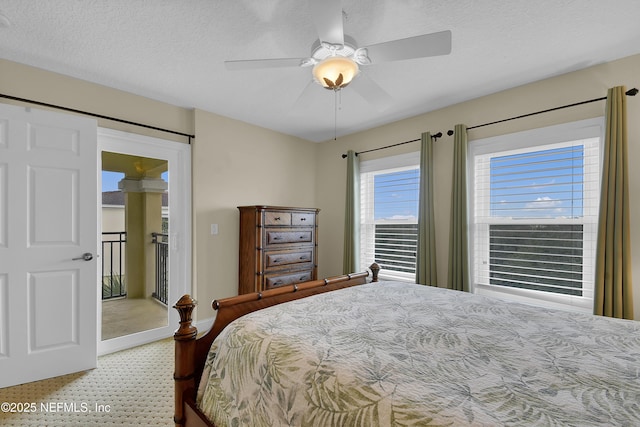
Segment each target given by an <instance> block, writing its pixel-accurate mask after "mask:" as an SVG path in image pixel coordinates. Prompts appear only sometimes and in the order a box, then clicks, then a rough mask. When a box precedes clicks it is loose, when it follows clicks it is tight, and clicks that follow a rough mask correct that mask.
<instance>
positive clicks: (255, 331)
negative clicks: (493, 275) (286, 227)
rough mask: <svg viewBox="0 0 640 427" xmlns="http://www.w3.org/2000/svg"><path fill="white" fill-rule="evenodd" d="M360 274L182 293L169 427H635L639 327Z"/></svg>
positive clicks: (639, 419) (639, 415) (639, 406)
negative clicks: (205, 318)
mask: <svg viewBox="0 0 640 427" xmlns="http://www.w3.org/2000/svg"><path fill="white" fill-rule="evenodd" d="M367 277H368V273H360V274H354V275H348V276H339V277H336V278H331V279H326V280H321V281H314V282H308V283H304V284H299V285H297V286H290V287H283V288H278V289H274V290H271V291H265V292H263V293H261V294H247V295H241V296H238V297H233V298H228V299H225V300H220V301H214V303H213V306H214V308H215V309H217V310H218V313H217V317H216V321H215V322H214V325H213V326H212V328H211V330H209V331H208V332H207V333H206V334H204V335H203V336H202V337H200V338H197V339H196V336H197V331H196V330H195V328H194V327H193V325H192V324H191V311H192V310H193V307H194V306H195V303H194V301H193V300H192V299H191V298H190V297H188V296H184V297H183V298H182V299H181V300H180V301H179V302H178V303H177V304H176V308H177V309H178V311H180V314H181V324H180V328H179V329H178V330H177V331H176V334H175V339H176V372H175V380H176V415H175V419H174V421H175V422H176V425H187V426H211V425H216V426H218V427H223V426H226V425H234V426H235V425H238V426H240V425H247V426H275V425H294V426H296V425H298V426H307V425H308V426H375V425H379V426H392V425H397V426H405V425H416V426H427V425H434V426H445V425H446V426H458V425H478V426H496V425H550V426H564V425H567V426H574V425H575V426H603V425H607V426H615V425H619V426H637V425H640V322H635V321H629V320H619V319H610V318H603V317H598V316H592V315H584V314H575V313H567V312H562V311H555V310H546V309H541V308H538V307H531V306H527V305H523V304H513V303H505V302H501V301H499V300H495V299H489V298H485V297H482V296H478V295H473V294H469V293H464V292H458V291H451V290H446V289H440V288H433V287H428V286H421V285H413V284H407V283H401V282H389V281H382V282H378V281H377V274H376V278H375V279H376V281H375V282H373V281H371V282H369V281H368V280H367ZM329 291H330V292H329ZM285 302H286V304H285ZM246 362H250V363H246Z"/></svg>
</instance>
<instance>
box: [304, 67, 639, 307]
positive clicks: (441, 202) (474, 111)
mask: <svg viewBox="0 0 640 427" xmlns="http://www.w3.org/2000/svg"><path fill="white" fill-rule="evenodd" d="M620 85H625V86H627V88H628V89H630V88H632V87H638V86H639V85H640V55H635V56H632V57H629V58H625V59H621V60H618V61H615V62H611V63H607V64H602V65H597V66H594V67H591V68H588V69H585V70H581V71H578V72H573V73H569V74H565V75H562V76H559V77H554V78H550V79H547V80H542V81H539V82H536V83H532V84H528V85H525V86H521V87H517V88H514V89H510V90H507V91H504V92H499V93H496V94H493V95H488V96H485V97H482V98H478V99H475V100H472V101H468V102H464V103H460V104H457V105H453V106H451V107H448V108H444V109H441V110H437V111H433V112H430V113H427V114H424V115H421V116H417V117H413V118H410V119H407V120H402V121H398V122H395V123H392V124H389V125H386V126H382V127H379V128H376V129H371V130H369V131H366V132H360V133H358V134H354V135H351V136H347V137H343V138H339V139H338V141H335V142H334V141H331V142H328V143H323V144H319V145H318V148H317V151H318V166H317V170H318V178H317V180H316V186H317V190H316V192H317V197H318V198H317V206H318V207H319V208H321V209H322V213H321V218H322V221H323V222H322V224H323V226H322V227H321V228H320V236H321V238H322V241H321V244H320V247H319V273H318V274H319V275H322V276H325V275H333V274H336V273H340V272H341V269H342V238H343V228H342V227H343V225H342V217H343V211H344V199H345V191H344V188H345V184H344V183H345V172H346V165H345V160H343V159H342V158H341V154H342V153H345V152H346V150H347V149H352V150H355V151H363V150H366V149H369V148H375V147H381V146H385V145H389V144H394V143H398V142H402V141H409V140H412V139H416V138H419V136H420V134H421V133H422V132H424V131H431V132H433V133H436V132H438V131H442V133H443V135H445V136H444V137H443V138H442V139H440V140H439V141H438V142H437V143H436V144H435V146H434V168H435V170H434V184H435V189H434V193H435V194H434V205H435V206H434V207H435V221H436V237H437V249H436V250H437V266H438V283H439V284H440V285H444V284H446V282H447V253H448V248H449V244H448V242H449V218H450V215H449V212H450V197H451V167H450V165H451V161H452V158H453V153H452V142H453V137H448V136H446V131H447V130H448V129H453V127H454V125H455V124H457V123H463V124H466V125H467V126H469V127H471V126H473V125H477V124H482V123H487V122H492V121H495V120H499V119H503V118H508V117H513V116H518V115H521V114H526V113H530V112H534V111H538V110H544V109H547V108H552V107H556V106H560V105H565V104H570V103H574V102H580V101H584V100H587V99H593V98H599V97H602V96H606V94H607V89H608V88H609V87H613V86H620ZM347 90H348V89H347ZM627 101H628V102H627V111H628V131H629V165H630V166H631V168H630V174H629V182H630V197H631V207H630V209H631V244H632V252H633V258H632V259H633V276H634V278H635V280H634V297H635V298H634V300H635V302H634V309H635V313H636V317H637V318H640V221H638V220H637V219H638V218H640V168H636V167H634V164H635V161H640V120H639V119H640V96H638V97H635V98H631V97H629V98H627ZM604 107H605V103H604V101H600V102H596V103H591V104H587V105H584V106H580V107H574V108H570V109H565V110H560V111H555V112H551V113H545V114H541V115H537V116H534V117H531V118H526V119H520V120H515V121H511V122H508V123H504V124H500V125H493V126H487V127H483V128H479V129H477V130H471V131H469V139H470V140H474V139H479V138H486V137H489V136H495V135H501V134H506V133H511V132H517V131H521V130H526V129H532V128H536V127H542V126H548V125H553V124H559V123H565V122H570V121H575V120H580V119H586V118H592V117H598V116H602V115H603V114H604ZM416 150H419V145H418V143H412V144H407V145H404V146H401V147H396V148H392V149H388V150H383V151H377V152H374V153H369V154H363V155H362V157H361V158H362V159H363V160H367V159H372V158H376V157H380V156H388V155H394V154H399V153H403V152H408V151H416Z"/></svg>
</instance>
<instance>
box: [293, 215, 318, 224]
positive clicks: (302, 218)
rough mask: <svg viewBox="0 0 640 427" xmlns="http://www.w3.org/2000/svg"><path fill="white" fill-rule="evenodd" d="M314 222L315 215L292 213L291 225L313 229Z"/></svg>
mask: <svg viewBox="0 0 640 427" xmlns="http://www.w3.org/2000/svg"><path fill="white" fill-rule="evenodd" d="M315 220H316V214H315V213H295V212H294V213H292V214H291V225H306V226H309V227H313V225H314V223H315Z"/></svg>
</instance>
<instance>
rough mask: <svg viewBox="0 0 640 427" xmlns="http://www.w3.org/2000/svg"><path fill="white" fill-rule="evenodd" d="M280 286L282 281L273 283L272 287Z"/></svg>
mask: <svg viewBox="0 0 640 427" xmlns="http://www.w3.org/2000/svg"><path fill="white" fill-rule="evenodd" d="M280 285H282V281H280V280H278V281H277V282H273V286H280Z"/></svg>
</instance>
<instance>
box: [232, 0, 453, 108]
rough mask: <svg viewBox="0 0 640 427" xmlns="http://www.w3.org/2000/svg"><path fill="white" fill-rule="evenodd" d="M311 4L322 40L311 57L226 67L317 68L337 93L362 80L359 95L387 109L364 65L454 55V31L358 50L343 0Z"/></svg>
mask: <svg viewBox="0 0 640 427" xmlns="http://www.w3.org/2000/svg"><path fill="white" fill-rule="evenodd" d="M308 3H309V7H310V9H311V14H312V16H313V21H314V24H315V27H316V30H317V33H318V37H319V39H318V40H316V41H315V42H314V43H313V45H312V47H311V56H309V57H306V58H275V59H249V60H233V61H225V66H226V68H227V69H228V70H250V69H263V68H281V67H313V68H312V74H313V78H314V81H315V82H316V83H318V84H320V85H321V86H322V87H324V88H326V89H329V90H333V91H339V90H340V89H342V88H344V87H345V86H347V85H348V84H349V83H351V82H352V81H353V79H354V78H355V77H358V79H357V82H358V83H357V84H354V85H353V88H354V89H355V90H356V92H358V93H359V94H360V95H361V96H362V97H363V98H365V100H367V101H368V102H370V103H372V104H374V105H376V106H378V107H383V106H384V105H385V104H386V103H387V102H388V101H389V100H390V98H391V97H390V96H389V95H388V94H387V93H386V92H385V91H384V90H383V89H382V88H381V87H380V86H379V85H378V84H377V83H375V82H373V81H372V80H371V79H368V78H366V77H365V78H363V77H362V74H359V70H360V66H367V65H370V64H376V63H380V62H389V61H402V60H406V59H413V58H424V57H430V56H439V55H448V54H449V53H451V31H440V32H436V33H430V34H423V35H419V36H415V37H409V38H405V39H399V40H392V41H388V42H383V43H378V44H373V45H369V46H365V47H358V46H357V44H356V42H355V40H354V39H353V38H351V37H350V36H348V35H345V34H344V31H343V11H342V0H309V1H308Z"/></svg>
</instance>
